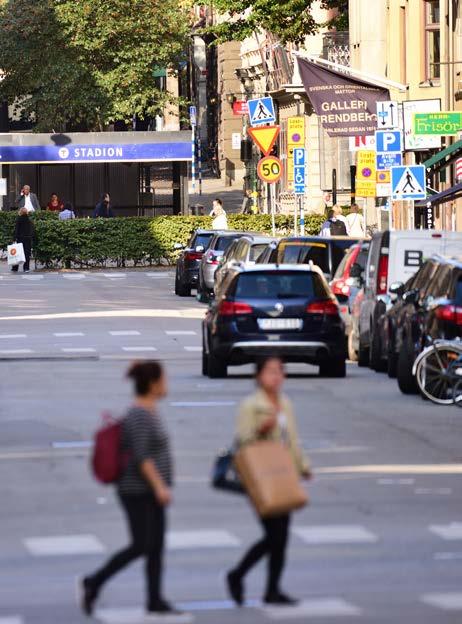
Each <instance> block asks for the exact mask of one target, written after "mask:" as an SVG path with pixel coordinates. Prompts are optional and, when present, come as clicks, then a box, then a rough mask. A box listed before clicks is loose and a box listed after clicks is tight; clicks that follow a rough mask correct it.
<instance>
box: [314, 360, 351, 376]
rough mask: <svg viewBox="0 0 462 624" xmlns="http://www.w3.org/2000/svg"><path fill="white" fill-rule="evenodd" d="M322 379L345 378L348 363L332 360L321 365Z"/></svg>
mask: <svg viewBox="0 0 462 624" xmlns="http://www.w3.org/2000/svg"><path fill="white" fill-rule="evenodd" d="M319 375H320V377H331V378H332V377H337V378H339V377H345V376H346V361H345V360H344V359H343V360H339V359H336V358H330V359H328V360H326V361H325V362H323V363H322V364H320V366H319Z"/></svg>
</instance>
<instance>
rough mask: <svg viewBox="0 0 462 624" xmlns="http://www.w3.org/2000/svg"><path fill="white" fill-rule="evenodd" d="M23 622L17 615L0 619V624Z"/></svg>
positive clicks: (21, 623)
mask: <svg viewBox="0 0 462 624" xmlns="http://www.w3.org/2000/svg"><path fill="white" fill-rule="evenodd" d="M23 623H24V620H23V619H22V617H20V616H19V615H7V616H6V617H0V624H23Z"/></svg>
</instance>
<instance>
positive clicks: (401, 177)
mask: <svg viewBox="0 0 462 624" xmlns="http://www.w3.org/2000/svg"><path fill="white" fill-rule="evenodd" d="M391 189H392V199H425V198H426V197H427V193H426V190H425V167H424V165H412V166H409V167H392V168H391Z"/></svg>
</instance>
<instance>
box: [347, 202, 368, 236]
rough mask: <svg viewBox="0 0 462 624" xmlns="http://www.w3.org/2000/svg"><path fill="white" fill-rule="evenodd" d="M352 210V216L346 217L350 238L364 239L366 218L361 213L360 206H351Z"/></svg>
mask: <svg viewBox="0 0 462 624" xmlns="http://www.w3.org/2000/svg"><path fill="white" fill-rule="evenodd" d="M350 210H351V212H350V214H349V215H348V216H347V217H346V226H347V232H348V236H352V237H353V238H364V237H365V236H366V229H365V227H364V217H363V215H362V214H360V213H359V206H358V204H351V209H350Z"/></svg>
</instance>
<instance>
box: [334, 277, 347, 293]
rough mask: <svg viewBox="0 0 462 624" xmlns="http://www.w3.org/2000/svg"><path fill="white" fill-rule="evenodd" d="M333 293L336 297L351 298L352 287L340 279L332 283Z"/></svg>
mask: <svg viewBox="0 0 462 624" xmlns="http://www.w3.org/2000/svg"><path fill="white" fill-rule="evenodd" d="M332 292H333V293H334V295H344V296H345V297H349V296H350V287H349V286H348V284H347V283H346V282H345V280H343V279H338V280H335V281H334V282H332Z"/></svg>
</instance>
